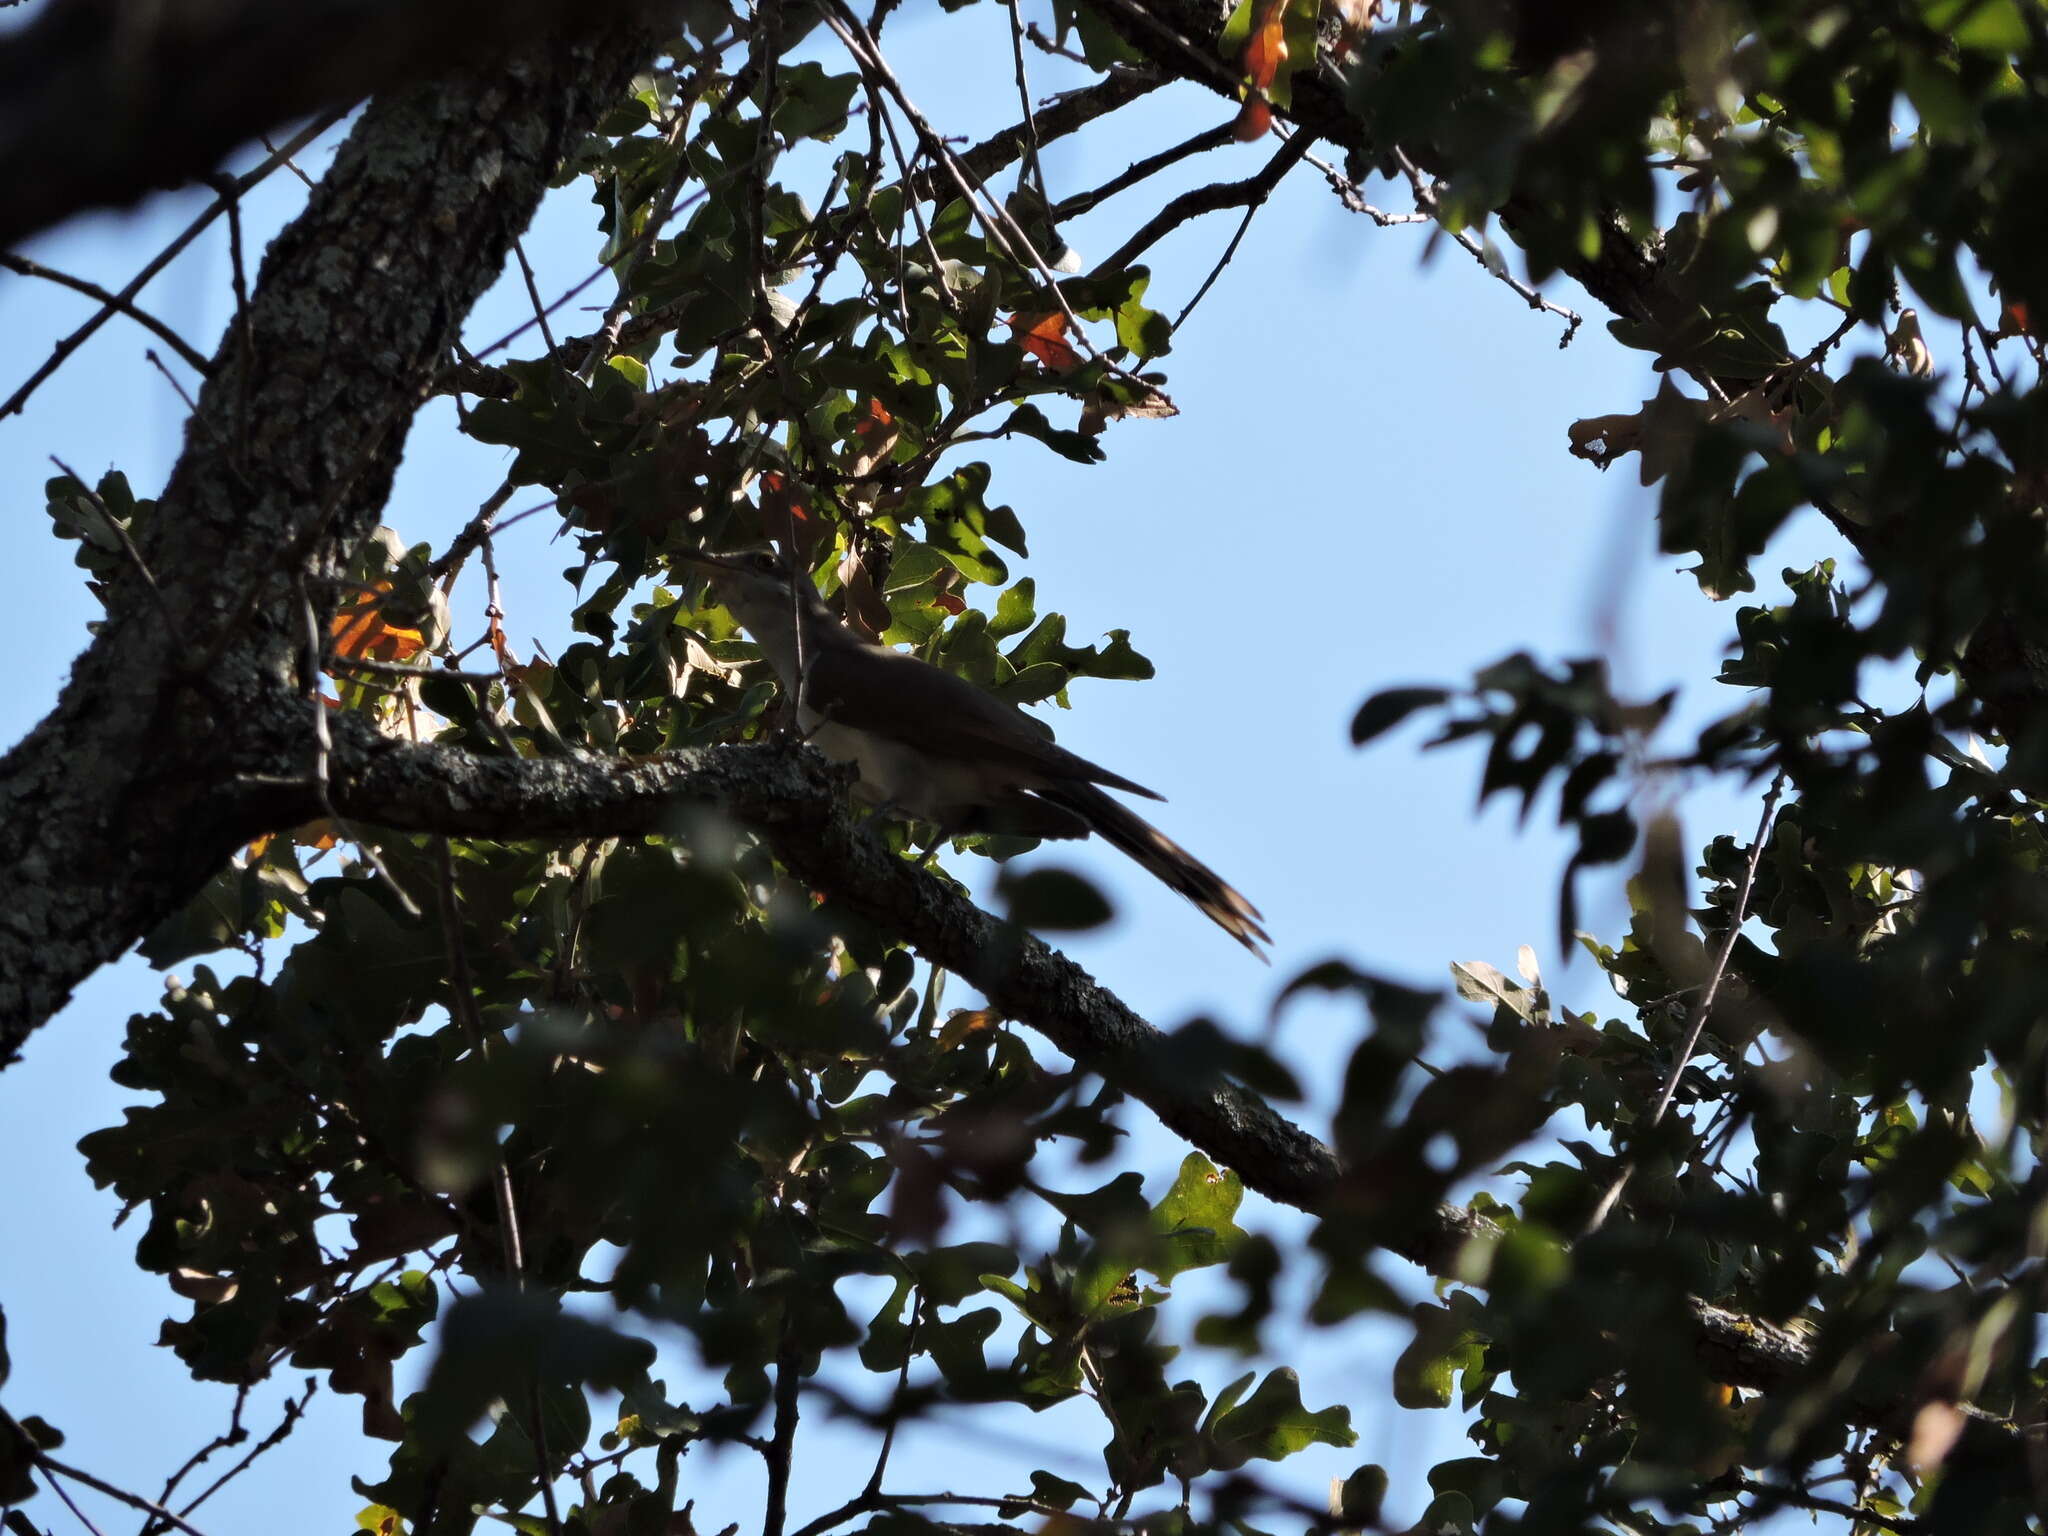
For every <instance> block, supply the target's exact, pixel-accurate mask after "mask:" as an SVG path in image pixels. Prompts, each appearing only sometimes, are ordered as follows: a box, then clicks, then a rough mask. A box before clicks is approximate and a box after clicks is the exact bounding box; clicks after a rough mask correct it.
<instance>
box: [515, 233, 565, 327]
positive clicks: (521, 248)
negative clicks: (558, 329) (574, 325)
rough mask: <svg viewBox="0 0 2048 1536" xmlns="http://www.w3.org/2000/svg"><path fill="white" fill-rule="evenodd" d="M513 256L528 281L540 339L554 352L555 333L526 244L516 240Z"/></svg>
mask: <svg viewBox="0 0 2048 1536" xmlns="http://www.w3.org/2000/svg"><path fill="white" fill-rule="evenodd" d="M512 254H513V256H515V257H516V258H517V259H518V261H519V275H520V276H521V277H523V278H525V279H526V297H527V298H528V299H529V300H531V301H532V303H533V321H534V324H536V325H538V326H539V327H540V339H541V341H542V342H543V343H545V344H546V346H547V349H548V350H549V351H550V352H552V351H554V350H555V333H554V330H553V328H552V327H551V326H549V324H548V312H547V310H546V309H544V308H543V307H542V306H541V302H540V284H538V283H536V282H535V281H534V280H533V263H532V262H530V261H528V260H527V259H526V242H525V241H523V240H514V241H513V242H512Z"/></svg>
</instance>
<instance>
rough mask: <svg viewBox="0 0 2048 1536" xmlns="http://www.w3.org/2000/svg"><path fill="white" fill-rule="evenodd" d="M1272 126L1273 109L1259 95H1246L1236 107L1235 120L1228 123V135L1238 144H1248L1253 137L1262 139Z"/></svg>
mask: <svg viewBox="0 0 2048 1536" xmlns="http://www.w3.org/2000/svg"><path fill="white" fill-rule="evenodd" d="M1272 126H1273V109H1272V108H1271V107H1269V106H1267V105H1266V102H1265V99H1264V98H1263V97H1259V96H1247V97H1246V98H1245V103H1244V105H1243V106H1242V107H1240V108H1238V111H1237V121H1236V122H1234V123H1232V124H1231V125H1230V136H1231V137H1232V138H1234V139H1236V140H1237V141H1238V143H1240V144H1249V143H1251V142H1252V140H1254V139H1263V138H1264V137H1265V136H1266V133H1267V131H1268V130H1269V129H1271V128H1272Z"/></svg>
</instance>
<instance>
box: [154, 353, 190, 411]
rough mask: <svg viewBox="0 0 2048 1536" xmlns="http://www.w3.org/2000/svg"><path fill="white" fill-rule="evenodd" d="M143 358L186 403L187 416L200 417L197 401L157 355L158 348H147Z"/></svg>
mask: <svg viewBox="0 0 2048 1536" xmlns="http://www.w3.org/2000/svg"><path fill="white" fill-rule="evenodd" d="M142 357H143V360H144V361H145V362H147V363H148V364H149V365H150V366H151V367H152V368H154V369H156V371H157V372H158V373H160V374H162V375H163V376H164V381H165V382H166V383H167V384H169V385H170V386H171V388H172V389H173V390H175V391H176V392H177V396H178V398H179V399H180V400H182V401H184V402H185V414H186V415H188V416H196V415H198V414H199V405H198V403H197V402H196V401H195V400H193V398H192V396H191V394H190V393H189V392H188V391H187V390H186V388H185V386H184V385H183V384H181V383H179V382H178V376H177V375H176V374H175V373H173V372H171V370H170V369H169V368H168V367H166V366H165V364H164V360H163V359H162V358H160V357H158V356H157V355H156V348H155V347H145V348H144V349H143V352H142Z"/></svg>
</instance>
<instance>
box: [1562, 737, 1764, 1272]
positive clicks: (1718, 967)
mask: <svg viewBox="0 0 2048 1536" xmlns="http://www.w3.org/2000/svg"><path fill="white" fill-rule="evenodd" d="M1784 792H1785V770H1784V769H1782V768H1780V769H1779V770H1778V771H1777V773H1776V775H1775V776H1773V777H1772V779H1771V787H1770V789H1769V790H1768V791H1766V792H1765V794H1764V809H1763V815H1762V816H1761V817H1760V818H1759V819H1758V821H1757V826H1756V841H1755V842H1754V843H1752V844H1751V845H1750V849H1749V860H1748V862H1747V863H1746V864H1744V865H1743V867H1742V883H1741V884H1740V885H1738V886H1737V887H1736V888H1735V906H1734V909H1733V910H1732V911H1731V912H1730V913H1729V914H1728V931H1727V933H1725V934H1723V935H1722V936H1721V948H1720V950H1719V951H1718V952H1717V953H1716V954H1715V956H1714V967H1713V969H1712V970H1711V971H1710V972H1709V973H1708V975H1707V987H1706V991H1705V992H1703V993H1702V994H1701V995H1700V1005H1699V1007H1698V1008H1696V1009H1694V1010H1693V1015H1692V1026H1691V1028H1689V1029H1688V1030H1687V1031H1686V1033H1685V1040H1684V1042H1683V1043H1682V1044H1681V1045H1680V1046H1679V1048H1678V1055H1677V1057H1676V1058H1675V1059H1674V1060H1673V1061H1672V1063H1671V1071H1670V1073H1669V1074H1668V1075H1667V1076H1666V1077H1665V1079H1664V1087H1663V1090H1662V1091H1661V1092H1659V1093H1658V1095H1657V1104H1656V1107H1655V1108H1654V1109H1652V1110H1651V1111H1650V1118H1649V1119H1648V1120H1646V1121H1644V1122H1643V1126H1642V1129H1641V1130H1639V1131H1637V1132H1636V1134H1635V1136H1634V1137H1633V1138H1632V1143H1631V1144H1632V1145H1633V1146H1639V1145H1641V1143H1642V1139H1643V1137H1644V1136H1645V1135H1647V1134H1648V1133H1649V1132H1650V1131H1652V1130H1654V1129H1656V1127H1657V1125H1658V1123H1659V1122H1660V1121H1662V1120H1663V1118H1664V1112H1665V1111H1666V1110H1668V1109H1669V1108H1670V1107H1671V1100H1672V1098H1673V1097H1674V1096H1675V1095H1676V1094H1677V1092H1678V1084H1679V1081H1680V1080H1681V1079H1682V1078H1683V1077H1684V1076H1685V1066H1686V1063H1687V1062H1689V1061H1691V1060H1692V1053H1693V1050H1694V1048H1695V1047H1697V1046H1698V1045H1699V1042H1700V1035H1701V1034H1702V1033H1703V1032H1704V1031H1705V1030H1706V1027H1707V1021H1708V1020H1709V1019H1710V1018H1712V1017H1713V1016H1714V1003H1715V1001H1716V1000H1717V999H1718V998H1719V997H1720V995H1721V983H1722V981H1723V980H1724V979H1725V978H1726V977H1727V975H1728V961H1729V959H1730V957H1731V956H1733V955H1734V953H1735V941H1736V939H1737V938H1738V937H1740V936H1741V933H1742V924H1743V922H1744V920H1745V919H1746V918H1747V917H1748V914H1749V897H1750V892H1751V891H1752V890H1754V889H1755V887H1756V872H1757V870H1758V868H1759V867H1760V866H1761V865H1762V864H1763V858H1764V844H1765V843H1766V842H1767V841H1768V840H1769V837H1770V831H1771V818H1772V817H1773V816H1774V815H1776V814H1777V810H1778V797H1779V796H1780V795H1782V794H1783V793H1784ZM1635 1169H1636V1161H1635V1158H1634V1156H1633V1155H1630V1156H1627V1157H1626V1158H1625V1159H1624V1161H1623V1162H1622V1165H1621V1171H1620V1172H1618V1173H1617V1174H1615V1176H1614V1182H1613V1183H1612V1184H1609V1185H1608V1186H1607V1192H1606V1193H1605V1194H1603V1195H1601V1197H1600V1203H1599V1204H1598V1205H1596V1206H1595V1207H1594V1208H1593V1214H1592V1215H1591V1216H1589V1217H1588V1218H1587V1219H1586V1225H1585V1228H1584V1233H1585V1234H1586V1235H1590V1234H1592V1233H1594V1232H1597V1231H1599V1230H1600V1227H1601V1224H1602V1223H1603V1222H1605V1221H1606V1220H1607V1217H1608V1213H1609V1212H1611V1211H1612V1210H1613V1209H1614V1203H1615V1202H1616V1201H1617V1200H1619V1199H1620V1198H1621V1192H1622V1191H1623V1190H1624V1189H1626V1188H1627V1187H1628V1181H1629V1179H1630V1177H1631V1176H1633V1174H1634V1173H1635Z"/></svg>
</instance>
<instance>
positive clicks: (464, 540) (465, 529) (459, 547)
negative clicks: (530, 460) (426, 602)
mask: <svg viewBox="0 0 2048 1536" xmlns="http://www.w3.org/2000/svg"><path fill="white" fill-rule="evenodd" d="M514 488H515V487H514V486H513V484H512V482H511V480H510V479H507V480H505V481H504V482H503V483H501V484H500V485H499V486H498V488H497V489H496V490H495V491H493V492H491V494H490V495H489V496H486V497H485V498H484V504H483V505H482V506H480V507H478V508H477V509H476V515H475V516H474V517H472V518H471V519H470V520H469V521H468V522H466V523H464V524H463V525H462V531H461V532H460V533H458V534H456V535H455V537H454V539H453V540H451V541H450V542H449V545H448V548H447V550H446V551H444V552H443V553H442V554H441V555H440V556H439V557H438V558H437V559H436V560H435V561H434V563H433V564H432V565H430V566H428V567H427V576H428V578H429V579H430V580H433V581H438V582H440V583H442V588H441V590H442V591H444V592H445V591H447V590H448V588H449V587H451V586H453V585H454V578H455V575H456V573H457V572H458V571H460V570H461V569H462V565H463V562H464V561H466V560H467V559H468V558H469V556H470V552H471V551H472V550H474V549H475V548H476V547H477V546H478V545H479V544H481V543H483V541H484V540H485V539H487V538H489V537H490V536H491V526H492V524H494V523H495V522H496V521H497V520H498V512H499V509H500V508H502V507H503V506H504V505H505V503H506V502H508V501H510V500H511V499H512V492H513V490H514ZM556 499H557V500H559V499H560V498H556ZM548 505H549V506H553V505H554V502H552V501H551V502H549V503H548Z"/></svg>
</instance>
